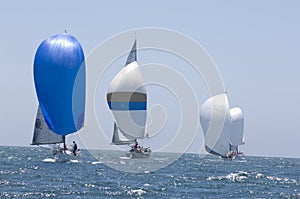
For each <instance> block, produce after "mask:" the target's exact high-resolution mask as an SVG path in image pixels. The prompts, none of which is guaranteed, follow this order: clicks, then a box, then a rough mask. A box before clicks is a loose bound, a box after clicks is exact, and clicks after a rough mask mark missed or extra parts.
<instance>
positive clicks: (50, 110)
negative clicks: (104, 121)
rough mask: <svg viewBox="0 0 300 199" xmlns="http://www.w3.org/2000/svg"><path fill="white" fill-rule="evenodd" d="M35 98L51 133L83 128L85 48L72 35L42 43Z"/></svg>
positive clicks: (53, 37) (58, 35)
mask: <svg viewBox="0 0 300 199" xmlns="http://www.w3.org/2000/svg"><path fill="white" fill-rule="evenodd" d="M33 69H34V70H33V72H34V83H35V89H36V95H37V98H38V101H39V104H40V107H41V111H42V113H43V115H44V117H45V121H46V123H47V125H48V127H49V128H50V129H51V131H52V132H55V133H57V134H60V135H67V134H70V133H74V132H76V131H78V130H80V129H81V128H82V127H83V125H84V113H85V89H86V88H85V87H86V71H85V58H84V53H83V48H82V46H81V44H80V43H79V41H78V40H77V39H76V38H75V37H74V36H72V35H70V34H66V33H63V34H57V35H53V36H50V37H49V38H47V39H45V40H44V41H42V43H41V44H40V45H39V47H38V48H37V51H36V54H35V57H34V67H33Z"/></svg>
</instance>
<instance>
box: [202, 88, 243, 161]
mask: <svg viewBox="0 0 300 199" xmlns="http://www.w3.org/2000/svg"><path fill="white" fill-rule="evenodd" d="M200 123H201V126H202V129H203V133H204V137H205V149H206V151H207V152H209V153H211V154H213V155H218V156H221V157H227V155H228V153H229V152H230V151H231V150H233V149H234V150H237V149H238V146H239V145H241V144H243V143H244V141H243V132H244V117H243V114H242V111H241V109H240V108H238V107H235V108H232V109H230V107H229V103H228V98H227V95H226V94H225V93H223V94H220V95H216V96H212V97H210V98H209V99H208V100H206V101H205V103H204V104H203V105H202V107H201V111H200Z"/></svg>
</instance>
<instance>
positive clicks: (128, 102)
mask: <svg viewBox="0 0 300 199" xmlns="http://www.w3.org/2000/svg"><path fill="white" fill-rule="evenodd" d="M107 103H108V106H109V108H110V110H111V111H112V113H113V115H114V118H115V122H114V131H113V137H112V144H115V145H130V144H132V146H131V149H130V150H129V152H128V153H127V155H128V156H129V157H132V158H143V157H149V156H150V153H151V150H150V148H144V147H142V146H140V145H139V143H138V139H144V138H146V137H148V133H147V131H146V128H145V126H146V119H147V92H146V88H145V86H144V83H143V78H142V74H141V71H140V69H139V66H138V64H137V52H136V40H135V41H134V44H133V46H132V49H131V51H130V53H129V55H128V58H127V61H126V65H125V67H124V68H123V69H122V70H121V71H120V72H119V73H118V74H117V75H116V76H115V77H114V78H113V80H112V81H111V83H110V85H109V88H108V91H107Z"/></svg>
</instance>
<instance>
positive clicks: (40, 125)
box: [31, 106, 64, 145]
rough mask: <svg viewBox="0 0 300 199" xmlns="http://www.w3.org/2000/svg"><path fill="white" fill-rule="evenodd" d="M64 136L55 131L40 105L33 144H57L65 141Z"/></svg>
mask: <svg viewBox="0 0 300 199" xmlns="http://www.w3.org/2000/svg"><path fill="white" fill-rule="evenodd" d="M63 142H64V136H62V135H58V134H56V133H53V132H52V131H51V130H50V129H49V127H48V125H47V123H46V121H45V119H44V116H43V113H42V111H41V108H40V106H39V107H38V110H37V114H36V120H35V127H34V133H33V138H32V143H31V145H43V144H56V143H63Z"/></svg>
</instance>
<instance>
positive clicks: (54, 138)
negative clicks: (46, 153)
mask: <svg viewBox="0 0 300 199" xmlns="http://www.w3.org/2000/svg"><path fill="white" fill-rule="evenodd" d="M60 144H63V146H64V147H63V148H62V147H60ZM31 145H38V146H44V145H45V146H48V147H45V148H49V149H52V153H53V158H54V161H55V162H68V161H70V160H72V159H74V157H75V156H74V155H73V153H72V152H71V151H69V150H67V149H66V137H65V135H58V134H56V133H54V132H52V131H51V130H50V129H49V127H48V125H47V123H46V121H45V118H44V116H43V113H42V111H41V108H40V106H39V107H38V110H37V115H36V120H35V127H34V133H33V138H32V143H31ZM51 146H52V147H51ZM79 152H80V151H79ZM79 152H77V153H76V155H77V156H78V155H79Z"/></svg>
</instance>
